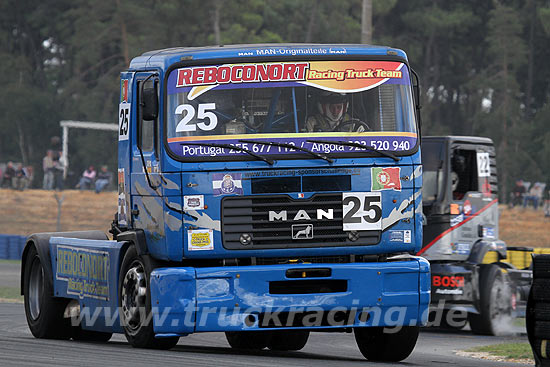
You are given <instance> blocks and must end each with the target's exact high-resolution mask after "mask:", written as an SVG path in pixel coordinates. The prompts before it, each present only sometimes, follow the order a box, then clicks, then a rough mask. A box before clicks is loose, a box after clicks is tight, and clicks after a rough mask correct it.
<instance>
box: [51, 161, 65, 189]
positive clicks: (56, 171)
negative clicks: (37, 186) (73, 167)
mask: <svg viewBox="0 0 550 367" xmlns="http://www.w3.org/2000/svg"><path fill="white" fill-rule="evenodd" d="M64 168H65V159H64V158H63V157H62V156H61V155H59V154H56V153H55V152H54V156H53V177H54V189H56V190H63V170H64Z"/></svg>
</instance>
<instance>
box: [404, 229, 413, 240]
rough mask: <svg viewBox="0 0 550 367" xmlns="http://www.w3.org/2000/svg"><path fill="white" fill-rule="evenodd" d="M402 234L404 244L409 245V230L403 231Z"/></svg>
mask: <svg viewBox="0 0 550 367" xmlns="http://www.w3.org/2000/svg"><path fill="white" fill-rule="evenodd" d="M403 234H404V236H403V242H405V243H411V239H412V236H411V234H412V232H411V230H409V229H407V230H404V231H403Z"/></svg>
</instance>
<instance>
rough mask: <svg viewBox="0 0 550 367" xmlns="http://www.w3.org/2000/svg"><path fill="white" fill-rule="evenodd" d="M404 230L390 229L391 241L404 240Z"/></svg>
mask: <svg viewBox="0 0 550 367" xmlns="http://www.w3.org/2000/svg"><path fill="white" fill-rule="evenodd" d="M403 239H404V234H403V231H390V242H403Z"/></svg>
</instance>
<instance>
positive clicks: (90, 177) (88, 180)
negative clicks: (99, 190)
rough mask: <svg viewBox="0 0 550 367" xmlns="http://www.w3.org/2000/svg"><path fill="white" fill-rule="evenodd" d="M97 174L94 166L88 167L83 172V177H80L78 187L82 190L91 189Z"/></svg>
mask: <svg viewBox="0 0 550 367" xmlns="http://www.w3.org/2000/svg"><path fill="white" fill-rule="evenodd" d="M95 176H96V171H95V168H94V166H90V167H88V168H87V169H86V170H85V171H84V172H83V173H82V177H80V181H79V182H78V184H77V185H76V188H77V189H78V188H80V190H89V189H91V188H92V184H93V183H94V180H95Z"/></svg>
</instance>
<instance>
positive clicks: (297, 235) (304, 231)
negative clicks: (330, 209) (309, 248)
mask: <svg viewBox="0 0 550 367" xmlns="http://www.w3.org/2000/svg"><path fill="white" fill-rule="evenodd" d="M311 238H313V224H293V225H292V239H293V240H307V239H311Z"/></svg>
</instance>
